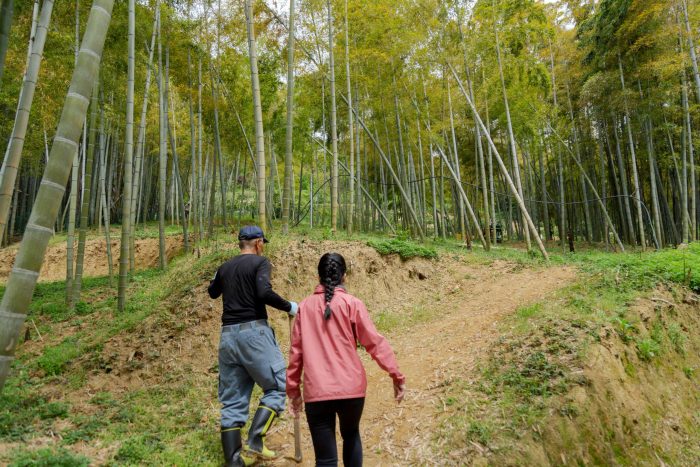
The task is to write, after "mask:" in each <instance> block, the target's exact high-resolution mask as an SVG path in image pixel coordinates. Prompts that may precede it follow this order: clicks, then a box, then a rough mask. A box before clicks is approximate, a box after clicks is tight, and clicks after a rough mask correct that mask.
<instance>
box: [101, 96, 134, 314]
mask: <svg viewBox="0 0 700 467" xmlns="http://www.w3.org/2000/svg"><path fill="white" fill-rule="evenodd" d="M103 110H104V106H103V107H101V109H100V131H99V133H100V134H99V139H100V142H99V151H98V154H99V155H100V158H99V165H100V183H99V203H98V211H99V210H100V209H101V212H102V216H103V218H104V226H105V243H106V247H107V248H106V249H107V269H108V271H109V285H110V287H111V286H112V280H113V276H114V270H113V268H114V267H113V262H112V240H111V237H110V234H111V232H110V231H109V225H110V219H109V217H110V215H109V214H110V213H109V200H108V199H107V192H108V190H109V188H106V186H105V177H106V176H107V149H106V143H107V142H106V141H105V140H106V139H107V136H106V135H105V134H104V112H103ZM115 158H116V154H113V155H112V159H115ZM110 188H111V187H110ZM109 191H111V190H109ZM99 217H100V216H98V221H97V222H98V226H99ZM122 222H123V221H122ZM127 246H128V243H127ZM127 266H128V264H127ZM120 311H121V310H120Z"/></svg>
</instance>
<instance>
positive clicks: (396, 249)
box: [367, 238, 438, 260]
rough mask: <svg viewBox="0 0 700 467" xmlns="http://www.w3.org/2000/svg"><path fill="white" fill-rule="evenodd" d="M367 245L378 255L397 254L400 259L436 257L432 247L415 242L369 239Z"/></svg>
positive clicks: (394, 239) (395, 239) (393, 239)
mask: <svg viewBox="0 0 700 467" xmlns="http://www.w3.org/2000/svg"><path fill="white" fill-rule="evenodd" d="M367 245H369V246H371V247H372V248H374V249H375V250H377V252H378V253H379V254H380V255H394V254H395V255H399V256H400V257H401V259H402V260H407V259H409V258H415V257H419V258H428V259H435V258H437V257H438V254H437V251H435V249H434V248H430V247H426V246H423V245H418V244H416V243H413V242H410V241H407V240H399V239H397V238H392V239H391V240H370V241H369V242H367Z"/></svg>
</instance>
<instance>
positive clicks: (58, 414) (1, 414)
mask: <svg viewBox="0 0 700 467" xmlns="http://www.w3.org/2000/svg"><path fill="white" fill-rule="evenodd" d="M15 381H16V380H11V382H10V384H8V385H6V386H5V388H4V391H3V393H2V394H1V395H0V439H4V440H8V441H15V440H21V439H23V438H24V436H25V435H27V434H30V433H33V432H37V431H40V430H42V429H44V428H45V427H46V426H47V425H49V424H50V423H52V421H53V420H54V419H57V418H64V417H66V416H67V415H68V408H69V407H68V404H66V403H63V402H47V401H46V399H44V398H43V397H41V396H39V395H38V394H36V393H35V392H34V391H33V390H32V389H31V385H30V384H29V383H28V382H27V381H21V382H19V384H17V383H16V382H15Z"/></svg>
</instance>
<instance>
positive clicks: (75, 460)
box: [9, 448, 90, 467]
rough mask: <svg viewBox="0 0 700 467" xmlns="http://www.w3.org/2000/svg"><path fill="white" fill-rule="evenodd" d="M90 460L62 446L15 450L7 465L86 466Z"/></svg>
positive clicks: (41, 466) (12, 466)
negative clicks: (34, 449)
mask: <svg viewBox="0 0 700 467" xmlns="http://www.w3.org/2000/svg"><path fill="white" fill-rule="evenodd" d="M88 465H90V460H89V459H88V458H87V457H85V456H81V455H76V454H73V453H71V452H69V451H67V450H66V449H64V448H56V449H54V448H42V449H38V450H36V451H27V450H20V451H15V452H14V453H13V455H12V460H11V461H10V463H9V467H87V466H88Z"/></svg>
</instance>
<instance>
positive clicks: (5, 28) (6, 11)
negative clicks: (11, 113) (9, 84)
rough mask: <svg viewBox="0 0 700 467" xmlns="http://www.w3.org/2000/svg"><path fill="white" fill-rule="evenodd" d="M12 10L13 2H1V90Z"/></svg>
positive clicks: (3, 0) (11, 0)
mask: <svg viewBox="0 0 700 467" xmlns="http://www.w3.org/2000/svg"><path fill="white" fill-rule="evenodd" d="M13 10H14V4H13V0H2V6H0V89H2V72H3V70H4V69H5V54H7V46H8V45H9V43H10V27H11V26H12V12H13Z"/></svg>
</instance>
